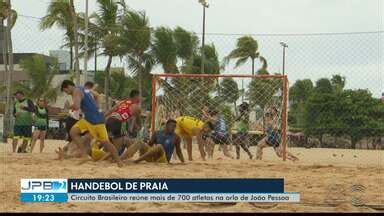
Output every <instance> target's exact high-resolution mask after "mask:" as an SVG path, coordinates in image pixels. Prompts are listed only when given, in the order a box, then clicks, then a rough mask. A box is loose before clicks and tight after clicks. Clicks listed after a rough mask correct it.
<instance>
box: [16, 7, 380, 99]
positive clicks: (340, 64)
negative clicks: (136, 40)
mask: <svg viewBox="0 0 384 216" xmlns="http://www.w3.org/2000/svg"><path fill="white" fill-rule="evenodd" d="M49 2H50V0H12V5H13V7H14V9H16V11H17V12H18V14H19V15H21V16H20V17H19V19H18V21H17V24H16V26H15V28H14V30H13V40H14V46H15V50H16V51H19V52H25V51H36V52H42V53H45V54H47V52H48V50H49V49H58V48H59V47H60V46H61V45H62V44H63V41H62V37H61V35H62V34H63V32H62V31H61V30H59V29H52V30H49V31H44V32H41V31H40V30H39V29H38V21H39V20H38V19H35V18H32V17H42V16H44V15H45V13H46V9H47V6H48V4H49ZM207 2H208V3H209V8H207V9H206V32H207V36H206V42H207V44H210V43H214V44H215V47H216V49H217V51H218V54H219V58H220V59H222V58H223V57H224V56H225V55H227V54H228V53H229V52H230V51H231V50H232V49H233V48H234V46H235V43H236V39H237V38H238V37H240V36H242V35H252V36H253V37H254V38H255V39H257V41H258V42H259V50H260V53H261V54H262V55H263V56H264V57H266V58H267V60H268V65H269V68H268V69H269V71H270V72H272V73H279V72H280V73H281V71H282V48H281V47H280V45H279V42H280V41H284V42H286V43H287V44H288V48H287V52H286V72H287V74H288V76H289V80H290V84H291V85H292V84H293V83H294V81H295V80H297V79H304V78H309V79H312V80H313V81H315V80H316V79H318V78H322V77H328V78H329V77H330V76H331V75H332V74H341V75H344V76H346V77H347V88H354V89H356V88H367V89H369V90H370V91H371V92H372V93H373V95H375V96H377V97H378V96H379V95H380V94H381V91H384V81H383V80H384V32H381V33H378V32H379V31H384V0H207ZM75 4H76V5H75V7H76V10H77V11H78V12H83V11H84V10H85V0H75ZM126 4H127V5H128V6H129V7H130V8H132V9H135V10H141V11H145V12H146V14H147V15H148V16H149V18H150V24H151V26H153V27H157V26H168V27H171V28H174V27H176V26H182V27H183V28H185V29H188V30H190V31H193V32H196V33H201V32H202V6H201V5H200V4H199V3H198V0H127V1H126ZM96 10H97V3H96V0H89V11H90V13H92V12H94V11H96ZM29 16H31V17H29ZM348 32H354V33H353V34H330V35H329V34H317V33H348ZM358 32H371V33H364V34H362V33H358ZM81 65H82V64H81ZM97 65H98V67H99V68H100V69H102V68H103V67H104V65H105V59H102V58H101V59H100V60H99V62H98V64H97ZM112 65H113V66H116V67H118V66H124V65H125V63H124V61H120V59H114V61H113V64H112ZM233 66H234V64H233V63H232V64H230V65H228V66H227V67H226V69H225V71H223V73H250V64H249V63H248V64H245V65H243V66H241V67H239V68H233ZM259 66H260V65H259V64H258V65H257V67H259ZM89 67H91V68H93V61H90V62H89ZM156 70H161V68H160V67H157V68H156Z"/></svg>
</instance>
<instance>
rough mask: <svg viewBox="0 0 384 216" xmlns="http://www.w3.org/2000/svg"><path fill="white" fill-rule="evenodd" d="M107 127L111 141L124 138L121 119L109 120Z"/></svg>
mask: <svg viewBox="0 0 384 216" xmlns="http://www.w3.org/2000/svg"><path fill="white" fill-rule="evenodd" d="M105 126H106V128H107V132H108V136H109V138H110V139H116V138H120V137H122V136H124V135H123V133H122V132H121V130H122V126H123V123H122V122H121V121H120V120H119V119H116V118H113V117H111V118H108V119H107V122H106V124H105Z"/></svg>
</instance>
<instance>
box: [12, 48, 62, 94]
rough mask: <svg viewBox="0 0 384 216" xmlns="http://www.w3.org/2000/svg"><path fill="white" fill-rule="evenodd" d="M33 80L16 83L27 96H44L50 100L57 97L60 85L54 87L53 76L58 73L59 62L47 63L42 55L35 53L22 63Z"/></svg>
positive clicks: (17, 87) (18, 88)
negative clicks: (26, 82) (27, 82)
mask: <svg viewBox="0 0 384 216" xmlns="http://www.w3.org/2000/svg"><path fill="white" fill-rule="evenodd" d="M20 65H21V68H22V69H23V70H25V71H26V72H27V73H28V75H29V77H30V80H31V84H30V85H27V84H23V83H15V86H16V89H17V90H23V91H24V92H25V94H26V96H28V97H30V98H33V99H37V98H40V97H43V98H45V99H47V100H49V101H55V100H56V98H57V92H58V87H52V80H53V77H54V76H55V75H56V74H57V73H58V66H57V63H56V62H55V63H53V64H52V63H51V64H49V63H47V62H46V61H45V60H44V57H43V56H41V55H34V56H32V57H30V58H27V59H24V60H22V61H21V63H20Z"/></svg>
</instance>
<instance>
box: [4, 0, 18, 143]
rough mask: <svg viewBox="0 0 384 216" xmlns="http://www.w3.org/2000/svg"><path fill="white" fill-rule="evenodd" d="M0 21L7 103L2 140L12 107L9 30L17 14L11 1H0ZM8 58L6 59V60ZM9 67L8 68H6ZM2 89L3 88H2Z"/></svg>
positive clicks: (11, 55) (11, 67) (11, 52)
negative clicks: (5, 21) (2, 37)
mask: <svg viewBox="0 0 384 216" xmlns="http://www.w3.org/2000/svg"><path fill="white" fill-rule="evenodd" d="M0 19H1V26H0V27H1V30H2V32H1V33H2V34H3V35H4V46H3V50H2V51H3V62H4V69H5V73H6V74H7V83H6V87H5V88H6V90H7V102H6V107H5V118H4V129H5V130H4V138H7V137H8V132H9V131H10V119H11V115H10V113H11V112H10V107H11V106H12V105H11V103H12V100H11V91H12V89H11V87H12V85H11V82H12V73H13V48H12V36H11V29H12V28H13V26H14V25H15V23H16V20H17V12H16V11H15V10H13V9H12V7H11V1H10V0H7V1H6V2H5V1H1V3H0ZM5 19H8V22H7V26H4V20H5ZM7 57H8V59H7ZM8 66H9V68H8ZM3 88H4V87H3Z"/></svg>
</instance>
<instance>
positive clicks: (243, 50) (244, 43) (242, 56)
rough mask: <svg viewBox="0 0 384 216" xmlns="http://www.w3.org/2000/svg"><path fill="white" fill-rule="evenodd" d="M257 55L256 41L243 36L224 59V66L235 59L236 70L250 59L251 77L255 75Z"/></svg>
mask: <svg viewBox="0 0 384 216" xmlns="http://www.w3.org/2000/svg"><path fill="white" fill-rule="evenodd" d="M259 55H260V54H259V52H258V44H257V41H256V40H255V39H253V37H251V36H243V37H240V38H239V39H237V44H236V48H235V49H234V50H232V51H231V52H230V53H229V55H228V56H226V57H225V58H224V64H228V63H229V61H230V60H231V59H237V61H236V65H235V68H236V67H239V66H241V65H243V64H244V63H245V62H247V61H248V59H251V61H252V75H255V59H256V58H258V57H259Z"/></svg>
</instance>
